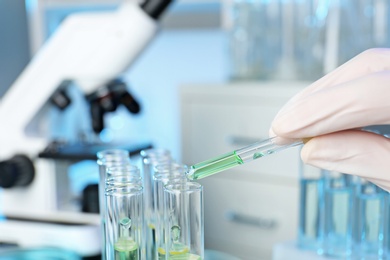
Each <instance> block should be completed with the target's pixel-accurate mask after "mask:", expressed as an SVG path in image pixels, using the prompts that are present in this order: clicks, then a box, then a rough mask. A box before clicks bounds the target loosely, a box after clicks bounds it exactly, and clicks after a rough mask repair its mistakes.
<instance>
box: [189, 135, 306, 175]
mask: <svg viewBox="0 0 390 260" xmlns="http://www.w3.org/2000/svg"><path fill="white" fill-rule="evenodd" d="M276 138H277V137H272V138H269V139H266V140H263V141H259V142H256V143H254V144H251V145H248V146H246V147H243V148H241V149H238V150H234V151H233V152H230V153H227V154H224V155H221V156H218V157H215V158H213V159H210V160H207V161H204V162H201V163H197V164H194V165H192V166H191V167H189V170H188V172H187V178H188V179H190V180H199V179H203V178H205V177H207V176H210V175H213V174H216V173H218V172H221V171H224V170H228V169H230V168H233V167H235V166H237V165H240V164H244V163H247V162H250V161H253V160H255V159H258V158H261V157H264V156H267V155H270V154H273V153H277V152H279V151H281V150H284V149H286V148H290V147H294V146H297V145H301V144H303V143H306V141H308V139H304V140H297V141H294V142H291V143H288V144H277V143H276V142H275V141H276Z"/></svg>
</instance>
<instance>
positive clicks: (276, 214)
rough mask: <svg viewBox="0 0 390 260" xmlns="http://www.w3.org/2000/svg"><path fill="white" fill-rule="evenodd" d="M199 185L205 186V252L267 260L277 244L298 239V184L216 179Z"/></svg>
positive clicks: (207, 180) (205, 180)
mask: <svg viewBox="0 0 390 260" xmlns="http://www.w3.org/2000/svg"><path fill="white" fill-rule="evenodd" d="M237 174H243V175H245V173H239V172H238V173H237ZM243 179H245V176H244V178H243ZM199 182H200V183H201V184H202V185H203V186H204V217H205V243H206V248H214V249H217V250H222V251H224V252H227V253H230V254H232V255H236V256H238V257H241V258H242V259H250V258H249V257H254V259H267V257H268V256H270V255H271V254H272V247H273V245H274V244H275V243H277V242H281V241H285V240H293V239H295V238H296V233H297V226H298V195H299V194H298V191H299V190H298V184H296V185H274V184H269V183H266V182H263V183H257V182H246V181H238V180H229V179H222V178H217V177H209V178H206V179H204V180H201V181H199ZM221 247H223V248H221ZM256 257H257V258H256ZM261 257H263V258H261ZM268 259H269V258H268Z"/></svg>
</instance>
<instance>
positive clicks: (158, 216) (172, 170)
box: [153, 163, 187, 257]
mask: <svg viewBox="0 0 390 260" xmlns="http://www.w3.org/2000/svg"><path fill="white" fill-rule="evenodd" d="M186 171H187V167H186V166H185V165H182V164H177V163H166V164H158V165H156V166H155V171H154V172H155V173H154V175H153V180H154V181H153V187H154V188H153V193H154V194H153V195H154V200H153V202H154V219H155V230H156V252H155V253H156V256H157V257H158V252H159V251H161V250H165V241H164V237H165V226H164V207H165V204H164V203H165V201H164V186H165V185H167V184H173V183H183V182H186V181H187V177H186V175H185V173H186Z"/></svg>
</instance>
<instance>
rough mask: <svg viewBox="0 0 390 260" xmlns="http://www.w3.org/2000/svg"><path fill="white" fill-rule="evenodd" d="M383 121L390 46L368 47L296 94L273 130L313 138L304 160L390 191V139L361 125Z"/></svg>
mask: <svg viewBox="0 0 390 260" xmlns="http://www.w3.org/2000/svg"><path fill="white" fill-rule="evenodd" d="M384 124H390V49H370V50H367V51H365V52H363V53H361V54H359V55H358V56H356V57H355V58H353V59H352V60H350V61H348V62H347V63H345V64H344V65H342V66H340V67H339V68H337V69H336V70H334V71H333V72H331V73H329V74H328V75H326V76H324V77H323V78H321V79H319V80H318V81H316V82H314V83H313V84H312V85H310V86H309V87H307V88H306V89H304V90H303V91H301V92H300V93H298V94H297V95H296V96H295V97H293V98H292V99H291V100H290V101H289V102H288V103H287V104H286V105H285V106H284V107H283V108H282V109H281V110H280V111H279V113H278V114H277V116H276V117H275V119H274V121H273V123H272V126H271V130H270V132H271V135H277V136H279V137H282V138H287V139H295V138H299V139H302V138H307V137H313V138H312V139H310V141H308V142H307V143H306V144H305V145H304V147H303V149H302V154H301V157H302V160H303V161H304V162H305V163H307V164H310V165H313V166H316V167H319V168H322V169H326V170H333V171H338V172H343V173H348V174H354V175H358V176H361V177H364V178H366V179H368V180H370V181H372V182H374V183H376V184H377V185H378V186H381V187H382V188H384V189H386V190H390V139H387V138H385V137H383V136H381V135H378V134H374V133H369V132H366V131H362V130H359V129H361V128H362V127H365V126H370V125H384Z"/></svg>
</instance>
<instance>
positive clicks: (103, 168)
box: [96, 149, 130, 260]
mask: <svg viewBox="0 0 390 260" xmlns="http://www.w3.org/2000/svg"><path fill="white" fill-rule="evenodd" d="M96 156H97V158H98V159H97V164H98V165H99V186H98V188H99V211H100V216H101V230H102V232H101V233H102V257H103V259H106V258H104V257H105V256H106V252H105V246H104V245H105V244H106V241H105V237H106V235H105V230H106V228H105V216H104V214H105V211H106V205H105V196H104V194H105V181H106V172H107V168H108V167H111V166H114V165H123V164H130V156H129V152H128V151H126V150H121V149H108V150H103V151H100V152H98V153H97V154H96ZM107 260H108V259H107Z"/></svg>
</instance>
